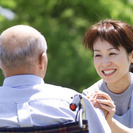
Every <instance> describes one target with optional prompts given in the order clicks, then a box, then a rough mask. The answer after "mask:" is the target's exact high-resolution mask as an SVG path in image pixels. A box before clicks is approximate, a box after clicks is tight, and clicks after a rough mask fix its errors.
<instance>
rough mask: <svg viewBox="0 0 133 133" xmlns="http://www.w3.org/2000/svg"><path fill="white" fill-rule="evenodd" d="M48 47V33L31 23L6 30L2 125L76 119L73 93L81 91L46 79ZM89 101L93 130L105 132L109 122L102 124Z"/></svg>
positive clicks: (1, 56) (0, 56)
mask: <svg viewBox="0 0 133 133" xmlns="http://www.w3.org/2000/svg"><path fill="white" fill-rule="evenodd" d="M46 51H47V44H46V41H45V38H44V36H43V35H41V33H39V32H38V31H37V30H36V29H34V28H32V27H30V26H26V25H16V26H13V27H11V28H8V29H7V30H5V31H4V32H2V34H1V37H0V63H1V68H2V71H3V73H4V75H5V80H4V82H3V86H2V87H0V127H32V126H47V125H53V124H59V123H66V122H73V121H75V117H76V114H77V111H72V110H70V109H69V104H70V103H71V102H72V98H71V97H73V96H74V95H76V94H78V93H77V92H75V91H74V90H71V89H68V88H63V87H60V86H55V85H50V84H46V83H44V81H43V78H44V77H45V73H46V69H47V54H46ZM87 104H88V106H87V107H88V108H89V109H88V110H89V111H88V115H87V116H88V117H87V118H88V120H89V119H90V120H89V122H90V124H89V126H90V127H89V128H90V132H91V131H95V133H96V132H100V131H101V132H100V133H102V132H104V130H105V127H106V126H105V125H103V124H101V123H102V122H101V120H100V117H99V116H98V115H97V113H96V112H95V110H94V108H93V106H92V105H91V104H90V102H89V101H87V98H86V105H87ZM86 113H87V112H86ZM90 113H91V114H90ZM92 116H93V117H92ZM92 121H93V122H92ZM95 122H97V124H95ZM93 123H94V124H93ZM92 124H93V125H92ZM104 126H105V127H104ZM107 128H108V127H107ZM107 128H106V129H107ZM107 131H108V130H107Z"/></svg>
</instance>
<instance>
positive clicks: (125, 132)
mask: <svg viewBox="0 0 133 133" xmlns="http://www.w3.org/2000/svg"><path fill="white" fill-rule="evenodd" d="M108 124H109V126H110V128H111V130H112V132H113V133H133V128H128V127H126V126H125V125H123V124H121V123H120V122H118V121H117V120H115V119H114V118H112V121H110V122H108Z"/></svg>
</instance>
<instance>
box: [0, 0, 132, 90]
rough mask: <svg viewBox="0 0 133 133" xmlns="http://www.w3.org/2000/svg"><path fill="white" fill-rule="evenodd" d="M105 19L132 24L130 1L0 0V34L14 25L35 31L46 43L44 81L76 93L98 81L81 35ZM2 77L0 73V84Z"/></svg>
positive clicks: (90, 55) (91, 59)
mask: <svg viewBox="0 0 133 133" xmlns="http://www.w3.org/2000/svg"><path fill="white" fill-rule="evenodd" d="M107 18H113V19H119V20H122V21H125V22H127V23H129V24H131V25H133V0H0V33H1V32H2V31H3V30H5V29H7V28H8V27H10V26H13V25H18V24H26V25H30V26H32V27H34V28H36V29H37V30H39V31H40V32H41V33H42V34H43V35H44V36H45V38H46V40H47V44H48V51H47V52H48V59H49V62H48V69H47V73H46V77H45V79H44V80H45V82H47V83H51V84H55V85H60V86H65V87H69V88H72V89H75V90H77V91H79V92H82V90H83V89H85V88H87V87H89V86H90V85H92V84H93V83H94V82H96V81H97V80H99V77H98V75H97V74H96V71H95V69H94V66H93V58H92V57H93V55H92V53H91V52H90V51H88V50H87V49H86V50H85V48H84V46H83V43H82V39H83V35H84V33H85V31H86V29H87V28H88V27H89V26H90V25H92V24H94V23H96V22H98V21H99V20H103V19H107ZM3 79H4V77H3V74H2V72H0V85H2V82H3Z"/></svg>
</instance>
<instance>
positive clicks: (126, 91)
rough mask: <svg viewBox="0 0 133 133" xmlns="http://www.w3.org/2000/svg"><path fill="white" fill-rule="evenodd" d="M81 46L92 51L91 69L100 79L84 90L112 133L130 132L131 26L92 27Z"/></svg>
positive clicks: (105, 23) (132, 81) (132, 84)
mask: <svg viewBox="0 0 133 133" xmlns="http://www.w3.org/2000/svg"><path fill="white" fill-rule="evenodd" d="M83 41H84V45H85V47H88V48H89V49H90V50H92V51H93V54H94V66H95V68H96V71H97V73H98V75H99V76H100V77H101V78H102V79H101V80H99V81H98V82H96V83H95V84H94V85H92V86H91V87H89V88H88V89H86V90H84V91H83V93H84V94H85V95H87V96H88V97H89V98H90V100H91V101H92V103H93V105H94V106H95V107H98V108H101V109H102V110H103V112H104V114H105V117H106V120H107V122H108V124H109V126H110V128H111V130H112V132H113V133H122V132H123V133H125V132H128V133H129V132H133V130H132V129H131V128H133V74H132V73H131V72H129V67H130V64H131V63H133V26H131V25H129V24H127V23H125V22H122V21H118V20H110V19H108V20H105V21H100V22H99V23H97V24H94V25H92V26H91V27H90V28H89V29H88V30H87V31H86V33H85V35H84V40H83Z"/></svg>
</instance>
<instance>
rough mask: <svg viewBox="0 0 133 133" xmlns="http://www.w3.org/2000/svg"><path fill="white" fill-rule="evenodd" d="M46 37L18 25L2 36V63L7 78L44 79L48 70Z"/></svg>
mask: <svg viewBox="0 0 133 133" xmlns="http://www.w3.org/2000/svg"><path fill="white" fill-rule="evenodd" d="M46 51H47V44H46V41H45V38H44V36H42V35H41V33H40V32H38V31H37V30H36V29H34V28H32V27H30V26H26V25H16V26H13V27H11V28H8V29H7V30H5V31H3V32H2V34H1V36H0V63H1V67H2V70H3V72H4V74H5V76H6V77H8V76H12V75H18V74H35V75H38V76H40V77H42V78H43V77H44V75H45V72H46V68H47V55H46Z"/></svg>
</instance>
